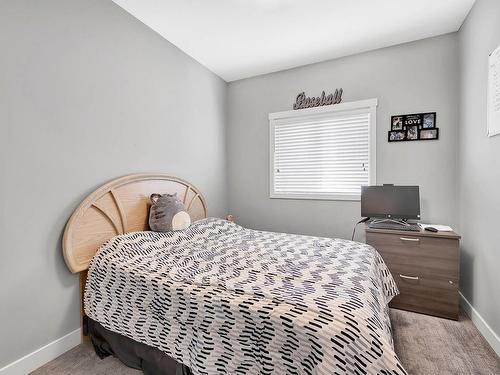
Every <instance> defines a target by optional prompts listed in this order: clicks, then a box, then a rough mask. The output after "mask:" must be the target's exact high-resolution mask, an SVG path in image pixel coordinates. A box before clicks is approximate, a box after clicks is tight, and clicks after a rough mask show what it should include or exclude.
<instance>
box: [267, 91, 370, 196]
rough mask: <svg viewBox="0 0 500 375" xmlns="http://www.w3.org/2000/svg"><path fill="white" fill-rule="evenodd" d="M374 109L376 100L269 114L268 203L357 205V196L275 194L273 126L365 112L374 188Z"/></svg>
mask: <svg viewBox="0 0 500 375" xmlns="http://www.w3.org/2000/svg"><path fill="white" fill-rule="evenodd" d="M377 105H378V99H377V98H373V99H366V100H358V101H355V102H347V103H340V104H335V105H331V106H323V107H315V108H307V109H299V110H291V111H282V112H274V113H270V114H269V198H271V199H307V200H309V199H312V200H334V201H360V200H361V195H360V194H350V195H346V194H315V193H277V192H275V191H274V171H275V168H274V151H275V143H274V142H275V139H274V134H275V126H276V123H277V122H279V121H283V120H298V119H304V120H309V119H311V120H312V119H314V117H317V116H318V115H322V116H324V115H328V114H332V115H337V114H340V113H342V112H351V111H360V110H366V113H369V114H370V125H369V129H368V155H369V156H368V160H369V168H370V170H369V175H368V184H369V185H374V184H376V179H377Z"/></svg>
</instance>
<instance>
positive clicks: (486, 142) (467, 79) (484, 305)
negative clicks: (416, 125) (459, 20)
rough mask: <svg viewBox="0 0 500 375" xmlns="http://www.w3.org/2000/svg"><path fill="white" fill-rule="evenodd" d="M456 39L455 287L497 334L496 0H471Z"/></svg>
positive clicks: (499, 150)
mask: <svg viewBox="0 0 500 375" xmlns="http://www.w3.org/2000/svg"><path fill="white" fill-rule="evenodd" d="M459 42H460V61H461V67H460V79H461V97H460V133H459V134H460V136H459V138H460V143H459V153H458V161H459V175H458V186H459V187H460V190H459V200H458V203H459V207H460V232H461V234H462V236H463V238H462V262H461V266H460V267H461V280H460V290H461V291H462V293H463V294H464V296H465V297H466V298H467V299H468V300H469V302H470V303H471V304H472V305H473V306H474V308H475V309H476V310H477V311H478V312H479V314H481V316H482V317H483V318H484V320H485V321H486V323H487V324H489V326H490V327H491V329H492V330H493V331H494V332H496V334H497V336H498V337H500V272H499V268H500V230H499V226H500V221H499V215H500V193H499V191H500V188H499V186H500V166H499V160H500V135H497V136H495V137H492V138H488V137H487V136H486V92H487V79H488V55H489V54H490V53H491V52H492V51H493V50H494V49H495V48H496V47H498V46H499V45H500V1H498V0H477V1H476V3H475V5H474V7H473V8H472V10H471V12H470V14H469V16H468V17H467V19H466V21H465V23H464V25H463V26H462V28H461V29H460V32H459ZM497 340H498V338H497ZM497 345H500V341H498V342H497ZM498 348H500V346H498Z"/></svg>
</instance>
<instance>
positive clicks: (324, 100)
mask: <svg viewBox="0 0 500 375" xmlns="http://www.w3.org/2000/svg"><path fill="white" fill-rule="evenodd" d="M343 92H344V90H342V89H336V90H335V94H330V95H326V94H325V92H324V91H323V92H322V93H321V96H318V97H317V98H315V97H312V98H309V97H307V96H306V93H305V92H301V93H300V94H299V95H297V99H296V100H295V104H294V105H293V109H303V108H312V107H320V106H322V105H331V104H338V103H340V102H341V101H342V93H343Z"/></svg>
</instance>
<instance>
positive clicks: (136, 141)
mask: <svg viewBox="0 0 500 375" xmlns="http://www.w3.org/2000/svg"><path fill="white" fill-rule="evenodd" d="M225 108H226V83H225V82H224V81H223V80H221V79H220V78H218V77H217V76H215V75H214V74H212V73H211V72H209V71H208V70H207V69H205V68H204V67H202V66H201V65H200V64H198V63H197V62H195V61H194V60H192V59H191V58H189V57H188V56H186V55H185V54H184V53H182V52H181V51H179V50H178V49H177V48H176V47H174V46H173V45H172V44H170V43H169V42H167V41H166V40H165V39H163V38H162V37H160V36H159V35H157V34H155V33H154V32H153V31H151V30H150V29H148V28H147V27H146V26H145V25H143V24H142V23H140V22H139V21H137V20H136V19H135V18H133V17H132V16H131V15H130V14H128V13H127V12H126V11H124V10H123V9H121V8H120V7H118V6H117V5H115V4H114V3H112V2H111V1H99V0H45V1H37V0H31V1H28V0H16V1H1V2H0V234H1V239H0V368H2V367H3V366H4V365H6V364H8V363H10V362H12V361H14V360H16V359H18V358H19V357H21V356H24V355H25V354H27V353H30V352H32V351H33V350H35V349H37V348H39V347H41V346H43V345H45V344H47V343H48V342H51V341H52V340H54V339H57V338H59V337H61V336H63V335H65V334H67V333H68V332H71V331H73V330H74V329H76V328H78V327H79V321H78V320H79V319H78V317H79V299H78V278H77V276H75V275H71V274H70V273H69V271H68V270H67V268H66V266H65V264H64V260H63V257H62V253H61V235H62V231H63V228H64V225H65V223H66V220H67V219H68V218H69V216H70V215H71V213H72V211H73V209H74V208H75V207H76V206H77V205H78V204H79V202H80V201H81V199H83V198H84V197H85V196H86V195H87V194H88V193H90V192H91V191H92V190H94V189H95V188H96V187H97V186H99V185H100V184H102V183H104V182H106V181H108V180H110V179H112V178H115V177H118V176H121V175H124V174H128V173H132V172H141V171H158V172H166V173H171V174H173V175H176V176H180V177H183V178H185V179H187V180H189V181H191V182H192V183H193V184H195V185H196V186H197V187H199V188H200V189H201V191H203V193H204V194H205V195H206V198H207V200H208V202H209V207H208V208H209V213H210V214H211V215H213V216H222V215H224V214H225V213H226V211H227V210H226V173H225V169H226V166H225V153H226V151H225V141H224V139H225Z"/></svg>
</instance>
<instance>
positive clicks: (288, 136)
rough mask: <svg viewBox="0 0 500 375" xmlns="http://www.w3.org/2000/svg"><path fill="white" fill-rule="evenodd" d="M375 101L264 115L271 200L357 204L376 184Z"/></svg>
mask: <svg viewBox="0 0 500 375" xmlns="http://www.w3.org/2000/svg"><path fill="white" fill-rule="evenodd" d="M376 106H377V99H370V100H362V101H358V102H351V103H341V104H337V105H335V106H329V107H317V108H310V109H302V110H296V111H286V112H277V113H271V114H269V122H270V136H271V137H270V138H271V139H270V146H271V153H270V159H271V160H270V162H271V173H270V177H271V181H270V182H271V192H270V196H271V198H291V199H332V200H359V199H360V195H361V186H362V185H370V184H375V156H376V153H375V145H376V142H375V135H376V133H375V130H376Z"/></svg>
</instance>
